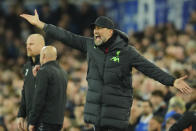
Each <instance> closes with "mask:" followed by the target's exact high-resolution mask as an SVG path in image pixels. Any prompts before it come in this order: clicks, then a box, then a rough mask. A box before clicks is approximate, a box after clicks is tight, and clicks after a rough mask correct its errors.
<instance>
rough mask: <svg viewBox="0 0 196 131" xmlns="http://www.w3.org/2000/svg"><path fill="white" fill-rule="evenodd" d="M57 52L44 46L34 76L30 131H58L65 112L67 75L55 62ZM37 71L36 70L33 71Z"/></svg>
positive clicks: (51, 47) (53, 48)
mask: <svg viewBox="0 0 196 131" xmlns="http://www.w3.org/2000/svg"><path fill="white" fill-rule="evenodd" d="M56 58H57V51H56V48H55V47H53V46H45V47H43V48H42V50H41V53H40V63H41V67H40V69H39V71H38V72H37V73H34V74H35V75H36V82H35V83H36V84H35V93H34V100H33V105H32V111H31V113H30V118H29V124H30V126H29V130H30V131H60V129H61V127H62V124H63V119H64V111H65V102H66V87H67V74H66V72H65V71H64V70H63V69H61V68H60V66H59V64H58V63H57V61H56ZM34 71H37V70H34Z"/></svg>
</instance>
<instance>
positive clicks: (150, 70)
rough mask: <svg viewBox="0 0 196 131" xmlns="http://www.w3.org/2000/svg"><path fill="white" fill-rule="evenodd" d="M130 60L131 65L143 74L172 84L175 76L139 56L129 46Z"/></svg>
mask: <svg viewBox="0 0 196 131" xmlns="http://www.w3.org/2000/svg"><path fill="white" fill-rule="evenodd" d="M129 52H130V62H131V67H132V66H133V67H135V68H136V69H137V70H139V71H140V72H142V73H143V74H145V75H146V76H148V77H150V78H152V79H154V80H156V81H159V82H160V83H162V84H164V85H166V86H173V83H174V81H175V78H174V77H173V76H171V75H170V74H168V73H166V72H164V71H163V70H161V69H160V68H159V67H157V66H156V65H155V64H153V63H152V62H150V61H148V60H147V59H146V58H144V57H143V56H141V55H140V54H139V53H138V52H137V51H136V49H135V48H133V47H130V50H129Z"/></svg>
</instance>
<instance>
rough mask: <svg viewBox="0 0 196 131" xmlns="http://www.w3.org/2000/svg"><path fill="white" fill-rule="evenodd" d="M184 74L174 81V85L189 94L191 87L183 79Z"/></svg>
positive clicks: (184, 77)
mask: <svg viewBox="0 0 196 131" xmlns="http://www.w3.org/2000/svg"><path fill="white" fill-rule="evenodd" d="M186 78H187V75H186V76H183V77H180V78H178V79H176V80H175V81H174V87H176V88H177V89H179V90H180V91H181V92H182V93H185V94H189V93H191V92H192V89H191V87H190V86H189V85H188V84H187V83H186V82H185V81H184V80H185V79H186Z"/></svg>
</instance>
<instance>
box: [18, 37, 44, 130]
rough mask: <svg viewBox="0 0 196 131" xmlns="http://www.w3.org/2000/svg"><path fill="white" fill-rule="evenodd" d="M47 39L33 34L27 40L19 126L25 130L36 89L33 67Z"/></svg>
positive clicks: (37, 62) (37, 63) (37, 61)
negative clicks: (26, 57) (26, 59)
mask: <svg viewBox="0 0 196 131" xmlns="http://www.w3.org/2000/svg"><path fill="white" fill-rule="evenodd" d="M44 45H45V41H44V38H43V36H42V35H40V34H31V35H30V36H29V37H28V38H27V41H26V49H27V56H28V58H29V59H28V61H27V63H26V64H25V65H24V69H23V72H24V85H23V89H22V99H21V104H20V108H19V112H18V128H19V129H21V130H25V124H24V123H25V118H27V122H28V120H29V114H30V110H31V108H32V106H31V105H32V101H33V95H34V89H35V78H34V76H33V73H32V69H33V67H34V66H35V65H39V64H40V63H39V57H40V56H39V55H40V52H41V49H42V48H43V47H44Z"/></svg>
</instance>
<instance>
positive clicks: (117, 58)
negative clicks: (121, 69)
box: [110, 51, 120, 63]
mask: <svg viewBox="0 0 196 131" xmlns="http://www.w3.org/2000/svg"><path fill="white" fill-rule="evenodd" d="M119 55H120V51H117V52H116V56H114V57H112V58H111V59H110V60H111V61H114V62H117V63H119V62H120V58H119Z"/></svg>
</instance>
